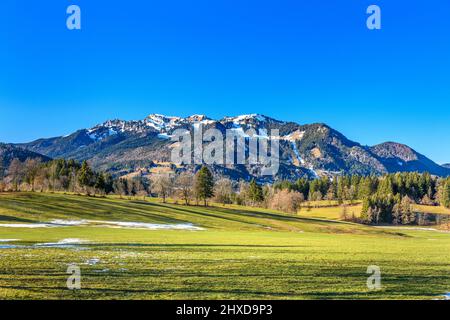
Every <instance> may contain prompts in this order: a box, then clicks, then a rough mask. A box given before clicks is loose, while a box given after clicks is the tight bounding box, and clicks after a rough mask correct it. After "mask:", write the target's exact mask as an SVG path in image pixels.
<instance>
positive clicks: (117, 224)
mask: <svg viewBox="0 0 450 320" xmlns="http://www.w3.org/2000/svg"><path fill="white" fill-rule="evenodd" d="M92 222H96V223H102V224H106V225H108V226H112V227H113V228H131V229H149V230H196V231H197V230H204V229H203V228H200V227H196V226H194V225H192V224H190V223H179V224H156V223H145V222H124V221H92Z"/></svg>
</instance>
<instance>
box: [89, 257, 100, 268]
mask: <svg viewBox="0 0 450 320" xmlns="http://www.w3.org/2000/svg"><path fill="white" fill-rule="evenodd" d="M99 262H100V259H98V258H92V259H89V260H87V261H86V264H88V265H90V266H95V265H96V264H97V263H99Z"/></svg>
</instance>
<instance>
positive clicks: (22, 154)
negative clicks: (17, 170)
mask: <svg viewBox="0 0 450 320" xmlns="http://www.w3.org/2000/svg"><path fill="white" fill-rule="evenodd" d="M14 158H17V159H19V160H20V161H25V160H26V159H28V158H30V159H35V158H38V159H41V160H42V161H48V160H51V159H50V158H49V157H47V156H44V155H42V154H38V153H35V152H33V151H29V150H24V149H22V148H19V147H16V146H14V145H11V144H4V143H0V176H1V175H2V174H3V172H4V171H5V170H6V169H8V167H9V165H10V163H11V161H12V160H13V159H14Z"/></svg>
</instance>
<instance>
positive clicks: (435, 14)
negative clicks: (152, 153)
mask: <svg viewBox="0 0 450 320" xmlns="http://www.w3.org/2000/svg"><path fill="white" fill-rule="evenodd" d="M70 4H77V5H79V6H80V7H81V10H82V30H81V31H69V30H68V29H67V28H66V16H67V15H66V8H67V6H68V5H70ZM370 4H378V5H379V6H380V7H381V9H382V27H383V29H382V30H380V31H369V30H368V29H367V28H366V14H365V11H366V8H367V6H368V5H370ZM150 113H163V114H171V115H180V116H186V115H189V114H193V113H204V114H207V115H208V116H210V117H213V118H221V117H222V116H225V115H237V114H242V113H262V114H266V115H269V116H272V117H275V118H279V119H282V120H292V121H296V122H299V123H311V122H325V123H327V124H329V125H330V126H332V127H334V128H335V129H337V130H339V131H341V132H342V133H343V134H345V135H346V136H347V137H348V138H350V139H352V140H356V141H358V142H361V143H362V144H369V145H372V144H376V143H380V142H384V141H397V142H401V143H406V144H408V145H410V146H412V147H413V148H415V149H416V150H417V151H419V152H421V153H423V154H425V155H427V156H429V157H431V158H432V159H433V160H435V161H437V162H439V163H443V162H450V130H449V125H450V2H449V1H448V0H422V1H418V0H408V1H406V0H395V1H392V0H389V1H387V0H371V1H365V0H358V1H355V0H321V1H300V0H292V1H288V0H276V1H275V0H271V1H263V0H226V1H225V0H213V1H212V0H190V1H186V0H183V1H181V0H172V1H167V0H127V1H106V0H95V1H93V0H71V1H66V0H58V1H54V0H39V1H25V0H2V1H1V4H0V141H4V142H22V141H30V140H33V139H36V138H40V137H50V136H58V135H64V134H68V133H70V132H73V131H74V130H76V129H79V128H86V127H91V126H93V125H95V124H97V123H100V122H103V121H105V120H107V119H110V118H121V119H127V120H131V119H141V118H144V117H145V116H146V115H148V114H150Z"/></svg>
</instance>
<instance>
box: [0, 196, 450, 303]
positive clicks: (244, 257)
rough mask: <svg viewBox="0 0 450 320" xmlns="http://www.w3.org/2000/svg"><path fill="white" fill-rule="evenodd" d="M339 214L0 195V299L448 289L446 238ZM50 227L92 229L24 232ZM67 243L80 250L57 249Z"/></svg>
mask: <svg viewBox="0 0 450 320" xmlns="http://www.w3.org/2000/svg"><path fill="white" fill-rule="evenodd" d="M349 208H353V209H355V210H357V208H358V205H357V206H354V207H349ZM339 210H340V208H337V207H331V208H327V207H321V208H311V209H309V210H308V209H306V208H302V210H301V211H300V212H299V214H298V215H286V214H281V213H279V212H275V211H271V210H264V209H255V208H247V207H239V206H225V207H223V206H218V205H217V206H213V207H209V208H202V207H194V206H189V207H186V206H181V205H176V204H161V203H159V202H157V201H155V200H148V199H147V200H146V201H144V200H124V199H118V198H89V197H85V196H75V195H63V194H39V193H22V194H0V225H1V226H0V241H1V242H0V298H2V299H392V298H393V299H435V298H439V297H440V296H442V295H443V294H445V293H446V292H449V291H450V233H446V232H439V231H433V230H419V229H417V228H401V227H399V228H395V229H384V228H377V227H370V226H362V225H358V224H353V223H348V222H342V221H339V220H338V219H339ZM350 210H351V209H350ZM54 219H60V220H61V219H62V220H75V221H79V220H84V221H89V224H83V225H73V226H61V227H44V226H42V227H40V228H25V227H24V225H28V226H29V225H30V224H36V223H43V222H50V221H52V220H54ZM111 221H116V222H117V221H120V222H141V223H152V224H162V225H186V224H192V225H193V226H195V227H199V228H202V230H199V231H189V230H150V229H143V228H129V227H119V226H116V225H108V223H109V222H111ZM5 224H12V225H15V227H11V226H9V227H8V226H5ZM67 239H79V240H80V244H71V245H64V246H63V245H58V242H60V241H61V240H67ZM55 244H56V245H55ZM70 264H76V265H78V266H79V267H80V268H81V285H82V289H81V290H75V291H73V290H68V289H67V288H66V280H67V277H68V274H67V273H66V270H67V267H68V266H69V265H70ZM369 265H377V266H379V267H380V268H381V272H382V280H381V282H382V288H381V289H380V290H377V291H371V290H369V289H368V288H367V285H366V280H367V277H368V275H367V274H366V270H367V267H368V266H369Z"/></svg>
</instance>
